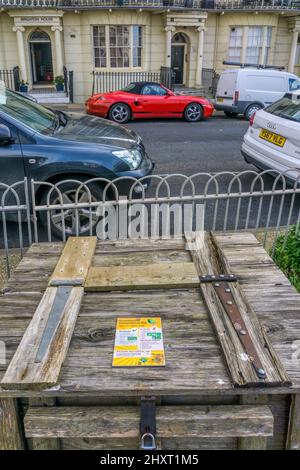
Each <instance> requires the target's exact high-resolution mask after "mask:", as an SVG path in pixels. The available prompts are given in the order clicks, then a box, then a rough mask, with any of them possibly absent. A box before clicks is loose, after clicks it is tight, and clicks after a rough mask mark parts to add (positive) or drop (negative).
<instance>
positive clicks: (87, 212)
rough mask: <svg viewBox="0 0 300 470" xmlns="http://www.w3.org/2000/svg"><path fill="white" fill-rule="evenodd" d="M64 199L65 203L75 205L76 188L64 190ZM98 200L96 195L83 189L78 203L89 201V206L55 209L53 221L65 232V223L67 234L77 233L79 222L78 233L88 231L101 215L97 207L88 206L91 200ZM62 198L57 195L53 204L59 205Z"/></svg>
mask: <svg viewBox="0 0 300 470" xmlns="http://www.w3.org/2000/svg"><path fill="white" fill-rule="evenodd" d="M62 200H63V203H64V204H72V205H74V203H75V200H76V189H71V190H68V191H64V192H63V193H62ZM90 201H92V202H95V201H97V199H96V197H95V196H93V194H91V198H90V199H89V195H88V193H87V191H86V190H85V189H81V191H80V192H79V194H78V199H77V202H78V203H84V202H86V203H87V207H82V208H80V209H63V210H61V209H55V210H52V211H51V212H50V219H51V223H52V224H53V225H54V226H55V228H56V229H57V230H58V231H59V232H63V223H64V225H65V227H64V229H65V233H66V234H67V235H74V234H76V226H77V224H78V234H82V233H86V232H88V231H89V230H90V227H92V228H94V227H95V225H96V223H97V221H98V219H99V215H98V214H97V207H91V208H89V207H88V204H89V202H90ZM60 203H61V200H60V198H59V196H57V197H56V198H55V199H54V200H53V201H52V202H51V205H55V204H56V205H59V204H60Z"/></svg>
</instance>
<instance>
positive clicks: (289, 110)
mask: <svg viewBox="0 0 300 470" xmlns="http://www.w3.org/2000/svg"><path fill="white" fill-rule="evenodd" d="M242 154H243V156H244V158H245V160H246V162H248V163H252V164H253V165H255V166H256V167H257V168H259V169H261V170H264V169H271V170H276V171H279V172H283V171H286V170H290V169H294V168H297V169H298V170H299V169H300V92H294V93H287V94H286V95H285V96H284V97H283V98H281V99H280V100H278V101H276V103H273V104H271V105H270V106H268V107H267V108H265V109H263V110H260V111H258V112H256V113H254V114H253V115H252V117H251V119H250V126H249V129H248V130H247V132H246V134H245V136H244V140H243V144H242ZM298 176H299V171H298V172H297V171H296V172H292V171H289V172H288V177H289V179H295V178H297V177H298Z"/></svg>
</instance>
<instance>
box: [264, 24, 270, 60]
mask: <svg viewBox="0 0 300 470" xmlns="http://www.w3.org/2000/svg"><path fill="white" fill-rule="evenodd" d="M271 41H272V27H271V26H268V27H267V41H266V48H265V57H264V65H267V64H268V62H269V58H270V57H269V56H270V50H271Z"/></svg>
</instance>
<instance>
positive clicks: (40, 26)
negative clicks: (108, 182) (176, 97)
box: [0, 0, 300, 103]
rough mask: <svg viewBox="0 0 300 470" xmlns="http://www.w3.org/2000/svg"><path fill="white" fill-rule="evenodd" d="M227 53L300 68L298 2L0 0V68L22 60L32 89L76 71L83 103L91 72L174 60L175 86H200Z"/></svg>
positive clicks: (154, 67)
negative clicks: (64, 71)
mask: <svg viewBox="0 0 300 470" xmlns="http://www.w3.org/2000/svg"><path fill="white" fill-rule="evenodd" d="M33 4H34V5H35V6H33ZM224 60H230V61H235V62H251V63H260V64H270V65H278V66H284V67H285V68H286V69H288V70H289V71H291V72H294V73H297V74H299V73H300V3H299V2H294V1H290V0H262V1H249V0H227V1H226V0H36V1H35V2H33V0H0V71H1V70H11V69H13V67H15V66H18V67H19V71H20V78H21V79H22V80H24V81H25V82H28V84H29V89H34V88H35V87H39V86H45V84H48V85H49V86H50V85H51V84H52V81H53V79H54V78H55V77H56V76H59V75H62V74H63V70H64V67H65V68H66V69H67V70H69V71H70V70H72V71H73V74H74V101H75V102H78V103H82V102H84V101H85V99H86V98H87V97H88V96H89V95H90V94H91V92H92V87H93V71H98V72H107V73H108V72H111V73H120V74H121V73H124V72H141V73H142V72H159V70H160V69H161V67H162V66H165V67H172V69H173V70H174V73H175V82H176V84H177V85H182V86H186V87H189V88H195V87H198V88H201V87H203V85H205V83H203V80H204V77H205V71H208V70H210V71H214V72H216V73H220V72H221V71H222V69H224V65H223V61H224ZM137 76H138V75H137Z"/></svg>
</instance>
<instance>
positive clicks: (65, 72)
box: [63, 65, 69, 95]
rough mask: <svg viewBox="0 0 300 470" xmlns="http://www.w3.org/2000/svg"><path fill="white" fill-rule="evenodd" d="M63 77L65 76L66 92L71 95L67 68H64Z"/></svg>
mask: <svg viewBox="0 0 300 470" xmlns="http://www.w3.org/2000/svg"><path fill="white" fill-rule="evenodd" d="M63 75H64V82H65V92H66V93H67V95H69V83H68V71H67V67H66V66H65V65H64V66H63Z"/></svg>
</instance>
